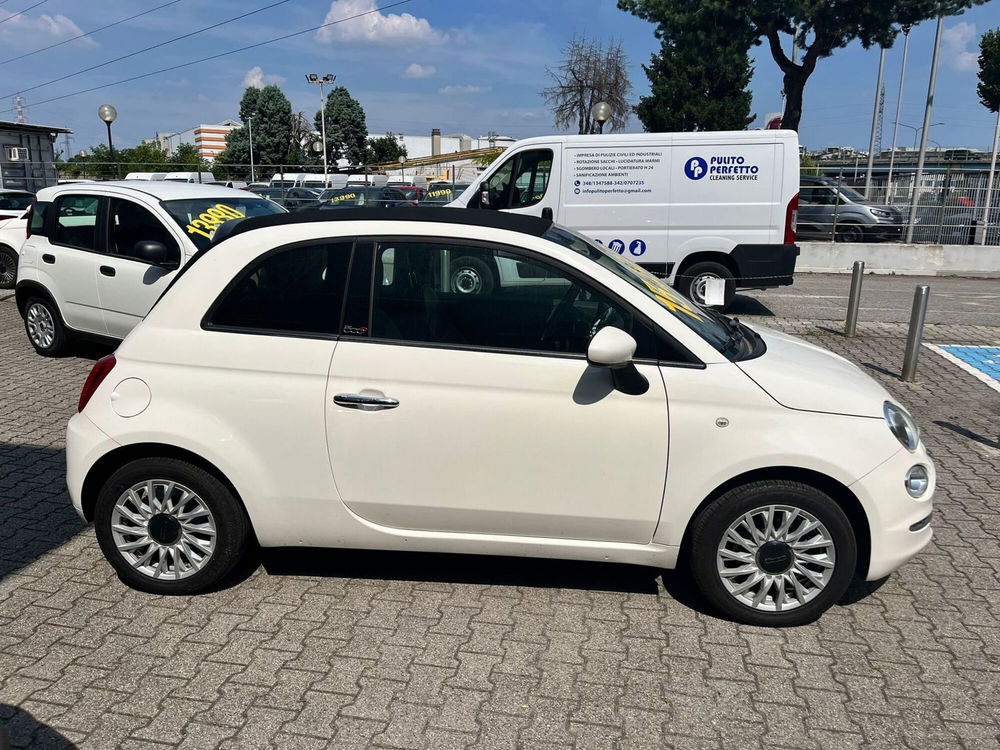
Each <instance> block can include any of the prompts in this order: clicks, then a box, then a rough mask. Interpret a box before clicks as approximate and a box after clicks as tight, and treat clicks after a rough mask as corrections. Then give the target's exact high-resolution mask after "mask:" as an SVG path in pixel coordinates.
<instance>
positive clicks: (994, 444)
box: [934, 419, 1000, 448]
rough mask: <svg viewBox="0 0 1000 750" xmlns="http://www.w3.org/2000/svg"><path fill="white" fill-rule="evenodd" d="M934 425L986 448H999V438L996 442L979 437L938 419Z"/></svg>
mask: <svg viewBox="0 0 1000 750" xmlns="http://www.w3.org/2000/svg"><path fill="white" fill-rule="evenodd" d="M934 424H936V425H937V426H938V427H944V428H945V429H946V430H951V431H952V432H954V433H957V434H959V435H961V436H962V437H964V438H968V439H969V440H974V441H976V442H977V443H981V444H982V445H985V446H986V447H988V448H1000V437H998V438H997V439H996V440H990V438H988V437H985V436H983V435H980V434H979V433H978V432H973V431H972V430H970V429H968V428H966V427H962V426H961V425H957V424H953V423H952V422H943V421H941V420H940V419H935V420H934Z"/></svg>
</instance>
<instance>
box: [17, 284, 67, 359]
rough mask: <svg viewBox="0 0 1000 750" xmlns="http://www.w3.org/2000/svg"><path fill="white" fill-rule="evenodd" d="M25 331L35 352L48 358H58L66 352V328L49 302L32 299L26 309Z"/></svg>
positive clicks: (40, 298)
mask: <svg viewBox="0 0 1000 750" xmlns="http://www.w3.org/2000/svg"><path fill="white" fill-rule="evenodd" d="M24 330H25V331H26V332H27V334H28V341H30V342H31V345H32V346H33V347H35V351H36V352H38V353H39V354H41V355H43V356H46V357H57V356H59V355H60V354H62V353H63V352H64V351H65V350H66V346H67V343H68V341H67V337H66V327H65V326H63V323H62V318H60V317H59V311H58V310H57V309H56V306H55V305H54V304H52V303H51V302H50V301H49V300H47V299H44V298H42V297H32V298H31V299H29V300H28V303H27V304H26V305H25V307H24Z"/></svg>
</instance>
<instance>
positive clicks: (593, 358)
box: [587, 326, 649, 396]
mask: <svg viewBox="0 0 1000 750" xmlns="http://www.w3.org/2000/svg"><path fill="white" fill-rule="evenodd" d="M635 347H636V343H635V339H634V338H632V337H631V336H630V335H629V334H627V333H625V331H623V330H621V329H620V328H615V327H613V326H605V327H604V328H602V329H601V330H599V331H598V332H597V333H596V334H594V337H593V338H592V339H591V340H590V346H588V347H587V363H588V364H590V365H592V366H593V367H606V368H608V369H609V370H610V371H611V378H612V380H613V381H614V384H615V388H616V389H617V390H619V391H621V392H622V393H626V394H628V395H630V396H640V395H642V394H643V393H645V392H646V391H648V390H649V381H648V380H646V378H645V377H644V376H643V374H642V373H641V372H639V370H638V369H636V366H635V364H634V363H633V362H632V357H634V356H635Z"/></svg>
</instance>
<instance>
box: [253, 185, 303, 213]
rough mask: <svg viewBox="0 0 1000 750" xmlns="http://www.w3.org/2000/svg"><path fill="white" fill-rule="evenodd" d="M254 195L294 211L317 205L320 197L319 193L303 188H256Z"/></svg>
mask: <svg viewBox="0 0 1000 750" xmlns="http://www.w3.org/2000/svg"><path fill="white" fill-rule="evenodd" d="M251 192H252V193H254V194H256V195H259V196H261V197H262V198H267V199H268V200H272V201H274V202H275V203H277V204H278V205H279V206H283V207H285V208H287V209H288V210H289V211H293V210H295V209H297V208H300V207H301V206H304V205H306V204H311V203H315V202H316V199H317V198H318V197H319V191H317V190H312V189H310V188H301V187H286V188H281V187H268V188H256V189H255V190H252V191H251Z"/></svg>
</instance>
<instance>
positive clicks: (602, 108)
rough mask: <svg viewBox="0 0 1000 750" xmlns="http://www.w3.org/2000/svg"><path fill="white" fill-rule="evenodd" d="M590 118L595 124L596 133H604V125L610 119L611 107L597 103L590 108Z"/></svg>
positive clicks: (604, 103)
mask: <svg viewBox="0 0 1000 750" xmlns="http://www.w3.org/2000/svg"><path fill="white" fill-rule="evenodd" d="M590 116H591V117H592V118H594V121H595V122H596V123H597V132H598V133H603V132H604V123H605V122H607V121H608V120H609V119H611V105H610V104H608V103H607V102H598V103H597V104H595V105H594V106H593V107H591V108H590Z"/></svg>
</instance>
